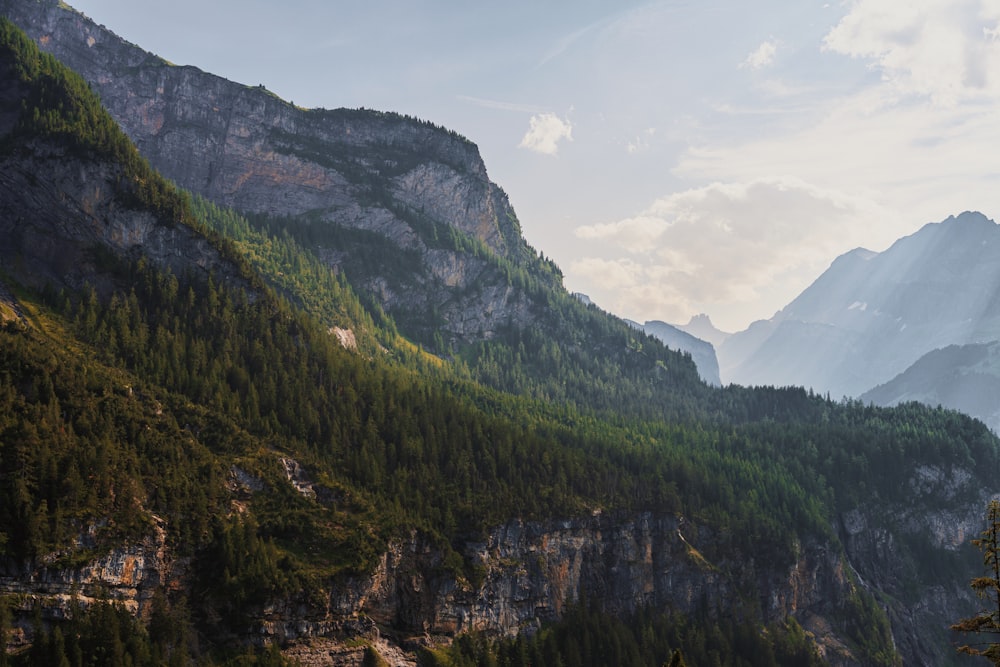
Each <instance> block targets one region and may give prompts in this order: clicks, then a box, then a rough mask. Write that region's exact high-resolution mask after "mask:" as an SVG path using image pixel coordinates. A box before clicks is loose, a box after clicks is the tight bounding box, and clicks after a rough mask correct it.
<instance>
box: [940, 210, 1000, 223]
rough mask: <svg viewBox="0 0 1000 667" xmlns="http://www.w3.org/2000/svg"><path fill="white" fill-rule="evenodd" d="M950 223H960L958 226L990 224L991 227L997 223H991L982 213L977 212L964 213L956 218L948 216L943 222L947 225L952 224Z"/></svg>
mask: <svg viewBox="0 0 1000 667" xmlns="http://www.w3.org/2000/svg"><path fill="white" fill-rule="evenodd" d="M952 222H954V223H960V224H973V223H976V224H987V223H988V224H990V225H992V226H995V225H996V224H997V223H995V222H993V220H991V219H989V218H987V217H986V216H985V215H983V214H982V213H980V212H979V211H965V212H963V213H960V214H959V215H958V216H957V217H956V216H954V215H951V216H948V219H947V220H945V221H944V224H948V223H952Z"/></svg>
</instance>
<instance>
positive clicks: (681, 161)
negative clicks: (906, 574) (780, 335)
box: [70, 0, 1000, 331]
mask: <svg viewBox="0 0 1000 667" xmlns="http://www.w3.org/2000/svg"><path fill="white" fill-rule="evenodd" d="M70 4H71V5H72V6H73V7H75V8H76V9H78V10H80V11H82V12H83V13H84V14H86V15H87V16H89V17H90V18H92V19H94V20H95V21H96V22H97V23H100V24H103V25H105V26H107V27H108V28H110V29H111V30H113V31H114V32H116V33H117V34H119V35H120V36H122V37H124V38H126V39H128V40H129V41H131V42H133V43H135V44H138V45H140V46H142V47H143V48H145V49H147V50H149V51H152V52H154V53H156V54H158V55H160V56H162V57H164V58H166V59H167V60H169V61H171V62H173V63H176V64H183V65H196V66H198V67H200V68H201V69H203V70H206V71H209V72H212V73H215V74H218V75H220V76H224V77H226V78H228V79H232V80H234V81H239V82H241V83H245V84H249V85H257V84H263V85H264V86H266V87H267V88H268V89H269V90H271V91H273V92H275V93H277V94H278V95H280V96H281V97H283V98H284V99H286V100H289V101H292V102H294V103H295V104H297V105H299V106H305V107H324V108H337V107H349V108H356V107H366V108H369V109H379V110H385V111H396V112H399V113H403V114H408V115H411V116H416V117H419V118H422V119H425V120H429V121H432V122H434V123H436V124H438V125H443V126H445V127H447V128H449V129H452V130H455V131H457V132H459V133H461V134H462V135H464V136H466V137H468V138H469V139H471V140H472V141H473V142H475V143H476V144H477V145H478V146H479V148H480V152H481V153H482V156H483V158H484V160H485V163H486V167H487V171H488V172H489V175H490V178H491V179H492V180H493V181H494V182H496V183H497V184H499V185H500V186H501V187H502V188H503V189H504V191H505V192H506V193H507V194H508V196H509V198H510V201H511V203H512V205H513V206H514V209H515V211H516V212H517V215H518V218H519V220H520V222H521V227H522V230H523V232H524V235H525V237H526V238H527V239H528V242H529V243H531V245H532V246H534V247H535V249H536V250H538V251H540V252H542V253H543V254H544V255H545V256H547V257H551V258H552V259H554V260H555V261H556V263H557V264H558V265H559V266H560V267H561V268H562V270H563V272H564V274H565V284H566V286H567V288H569V289H570V290H572V291H578V292H583V293H585V294H587V295H589V296H590V297H591V299H593V300H594V302H596V303H597V304H598V305H599V306H601V307H602V308H604V309H605V310H608V311H610V312H612V313H615V314H617V315H619V316H622V317H626V318H629V319H632V320H636V321H639V322H645V321H648V320H662V321H666V322H671V323H684V322H687V320H688V319H689V318H690V317H691V316H693V315H696V314H699V313H705V314H708V315H709V316H710V317H711V318H712V321H713V322H714V323H715V324H716V326H717V327H719V328H720V329H723V330H726V331H738V330H742V329H744V328H745V327H746V326H747V325H749V324H750V322H752V321H754V320H757V319H767V318H770V317H771V316H773V315H774V313H775V312H777V311H778V310H780V309H781V308H782V307H783V306H785V305H786V304H788V303H789V302H790V301H791V300H792V299H794V298H795V297H796V296H797V295H798V294H799V293H801V292H802V290H804V289H805V288H806V287H808V286H809V284H811V283H812V281H813V280H815V279H816V278H817V277H818V276H819V275H820V274H821V273H822V272H823V271H824V270H825V269H826V268H827V267H828V266H829V265H830V263H831V262H832V261H833V260H834V259H835V258H836V257H837V256H838V255H840V254H842V253H844V252H847V251H849V250H851V249H853V248H856V247H865V248H868V249H871V250H875V251H881V250H884V249H885V248H887V247H888V246H889V245H891V243H892V242H893V241H894V240H896V239H897V238H899V237H901V236H905V235H907V234H911V233H913V232H915V231H916V230H917V229H919V228H920V227H921V226H923V225H924V224H926V223H928V222H937V221H941V220H943V219H945V218H947V217H948V216H949V215H958V214H959V213H961V212H963V211H966V210H978V211H981V212H983V213H984V214H986V215H987V216H988V217H990V218H994V219H995V218H996V217H997V216H1000V187H998V185H1000V181H998V176H1000V0H853V1H850V2H816V1H813V0H754V1H753V2H746V1H745V0H725V1H720V2H715V1H712V0H702V1H697V0H691V1H690V2H686V1H682V0H676V1H662V2H640V1H631V0H617V1H615V2H608V1H606V0H605V1H598V0H574V1H573V2H570V1H565V2H563V1H556V0H507V1H506V2H496V3H479V2H475V3H473V2H459V1H457V0H438V1H433V0H392V1H390V0H366V1H365V2H357V1H354V0H352V1H350V2H347V1H342V0H282V2H280V3H279V2H275V1H274V0H239V1H238V2H237V1H236V0H198V1H194V0H171V2H169V3H166V2H162V1H161V0H156V1H154V0H75V1H74V0H70Z"/></svg>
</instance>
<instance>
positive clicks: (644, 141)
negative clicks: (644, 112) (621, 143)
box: [625, 127, 656, 153]
mask: <svg viewBox="0 0 1000 667" xmlns="http://www.w3.org/2000/svg"><path fill="white" fill-rule="evenodd" d="M655 134H656V128H655V127H648V128H646V130H645V131H644V132H643V133H642V134H640V135H638V136H637V137H635V139H632V140H631V141H629V142H628V143H627V144H626V145H625V150H627V151H628V152H629V153H641V152H643V151H647V150H649V143H650V140H652V138H653V136H654V135H655Z"/></svg>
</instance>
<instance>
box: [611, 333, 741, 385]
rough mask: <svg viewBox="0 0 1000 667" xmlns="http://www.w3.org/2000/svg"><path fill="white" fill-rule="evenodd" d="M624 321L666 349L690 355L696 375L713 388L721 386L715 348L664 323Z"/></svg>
mask: <svg viewBox="0 0 1000 667" xmlns="http://www.w3.org/2000/svg"><path fill="white" fill-rule="evenodd" d="M626 321H627V322H628V323H629V324H631V325H632V326H634V327H636V328H637V329H642V330H643V331H645V332H646V333H648V334H649V335H650V336H653V337H654V338H658V339H659V340H661V341H662V342H663V344H664V345H666V346H667V347H669V348H671V349H673V350H680V351H681V352H687V353H688V354H690V355H691V359H692V360H693V361H694V364H695V366H697V367H698V375H700V376H701V379H702V380H704V381H705V382H706V383H707V384H710V385H714V386H720V385H721V384H722V381H721V380H720V378H719V360H718V359H717V358H716V356H715V348H714V347H713V346H712V344H711V343H709V342H708V341H704V340H702V339H700V338H697V337H695V336H693V335H691V334H689V333H687V332H685V331H682V330H681V329H680V328H679V327H676V326H674V325H672V324H667V323H666V322H660V321H657V320H653V321H651V322H646V323H645V324H639V323H637V322H632V321H630V320H626Z"/></svg>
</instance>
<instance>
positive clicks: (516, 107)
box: [457, 95, 542, 113]
mask: <svg viewBox="0 0 1000 667" xmlns="http://www.w3.org/2000/svg"><path fill="white" fill-rule="evenodd" d="M457 98H458V99H459V100H462V101H463V102H468V103H470V104H475V105H476V106H479V107H483V108H485V109H497V110H499V111H516V112H519V113H541V112H542V109H540V108H539V107H537V106H534V105H531V104H516V103H513V102H501V101H499V100H490V99H486V98H483V97H472V96H471V95H458V96H457Z"/></svg>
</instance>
